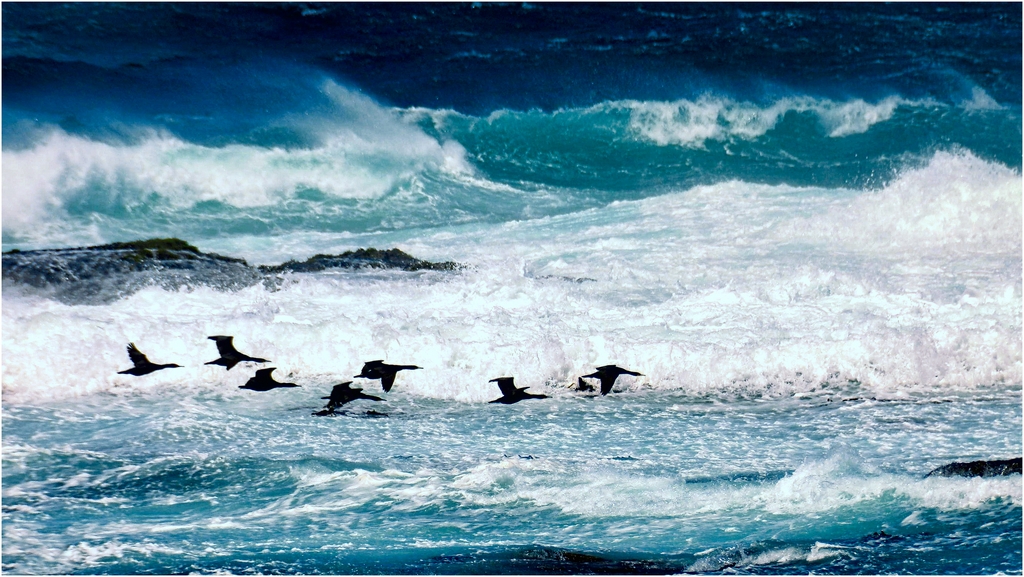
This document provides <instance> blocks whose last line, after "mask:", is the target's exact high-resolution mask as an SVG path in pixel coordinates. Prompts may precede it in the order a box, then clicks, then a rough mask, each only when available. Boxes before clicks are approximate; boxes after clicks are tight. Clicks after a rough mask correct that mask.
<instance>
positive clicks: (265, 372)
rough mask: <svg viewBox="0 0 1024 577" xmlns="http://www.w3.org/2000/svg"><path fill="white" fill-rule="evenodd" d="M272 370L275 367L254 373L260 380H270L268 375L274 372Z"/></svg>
mask: <svg viewBox="0 0 1024 577" xmlns="http://www.w3.org/2000/svg"><path fill="white" fill-rule="evenodd" d="M274 369H275V367H270V368H269V369H258V370H257V371H256V376H257V377H259V378H261V379H269V378H271V377H270V373H272V372H274Z"/></svg>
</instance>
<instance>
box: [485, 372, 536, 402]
mask: <svg viewBox="0 0 1024 577" xmlns="http://www.w3.org/2000/svg"><path fill="white" fill-rule="evenodd" d="M487 382H488V383H498V388H499V389H501V397H500V398H497V399H494V400H493V401H491V402H492V403H502V404H504V405H511V404H512V403H518V402H519V401H522V400H524V399H546V398H548V396H547V395H534V394H532V393H527V392H526V389H529V388H530V387H523V388H521V389H520V388H518V387H516V385H515V383H514V382H513V377H498V378H497V379H491V380H489V381H487Z"/></svg>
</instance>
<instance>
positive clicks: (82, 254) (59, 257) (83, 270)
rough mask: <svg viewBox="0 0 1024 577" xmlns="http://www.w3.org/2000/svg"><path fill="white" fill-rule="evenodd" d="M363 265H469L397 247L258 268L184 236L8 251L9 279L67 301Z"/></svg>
mask: <svg viewBox="0 0 1024 577" xmlns="http://www.w3.org/2000/svg"><path fill="white" fill-rule="evenodd" d="M360 268H380V269H397V270H405V271H420V270H438V271H452V270H458V269H460V268H462V267H461V265H458V264H457V263H453V262H442V263H433V262H428V261H423V260H420V259H417V258H414V257H412V256H410V255H408V254H406V253H404V252H402V251H400V250H398V249H390V250H377V249H374V248H369V249H359V250H356V251H349V252H346V253H342V254H340V255H316V256H314V257H312V258H310V259H307V260H306V261H304V262H297V261H288V262H286V263H284V264H280V265H276V266H258V267H256V266H251V265H249V264H248V263H247V262H246V261H245V260H243V259H240V258H232V257H228V256H223V255H219V254H215V253H204V252H202V251H200V250H199V249H198V248H196V247H194V246H192V245H190V244H188V243H187V242H185V241H183V240H181V239H177V238H154V239H149V240H138V241H132V242H117V243H111V244H103V245H97V246H88V247H79V248H60V249H44V250H30V251H19V250H12V251H9V252H5V253H4V254H3V280H4V282H6V283H13V284H16V285H21V286H24V287H32V288H33V289H36V290H37V291H39V292H40V293H42V294H43V295H45V296H49V297H52V298H55V299H57V300H59V301H61V302H65V303H68V304H104V303H109V302H113V301H115V300H117V299H119V298H124V297H126V296H128V295H131V294H133V293H135V292H137V291H138V290H140V289H143V288H145V287H147V286H159V287H161V288H163V289H165V290H179V289H181V288H183V287H186V288H188V287H195V286H209V287H213V288H216V289H219V290H239V289H242V288H245V287H248V286H252V285H254V284H257V283H260V282H263V283H265V284H266V285H267V286H268V287H274V286H276V285H277V284H279V282H280V275H281V274H282V273H289V272H319V271H324V270H329V269H360Z"/></svg>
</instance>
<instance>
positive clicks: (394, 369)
mask: <svg viewBox="0 0 1024 577" xmlns="http://www.w3.org/2000/svg"><path fill="white" fill-rule="evenodd" d="M421 368H423V367H417V366H416V365H388V364H385V363H384V361H370V362H368V363H364V364H363V371H362V372H361V373H359V374H358V375H356V377H357V378H362V379H380V386H381V387H383V388H384V392H385V393H387V392H389V391H390V390H391V387H393V386H394V385H395V374H396V373H398V371H408V370H413V369H421Z"/></svg>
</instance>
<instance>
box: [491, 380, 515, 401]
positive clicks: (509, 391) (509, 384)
mask: <svg viewBox="0 0 1024 577" xmlns="http://www.w3.org/2000/svg"><path fill="white" fill-rule="evenodd" d="M495 380H496V381H497V383H498V388H499V389H501V394H502V396H504V397H511V396H512V395H514V394H516V391H518V390H519V389H517V388H516V385H515V381H514V380H513V379H511V378H508V379H495Z"/></svg>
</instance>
